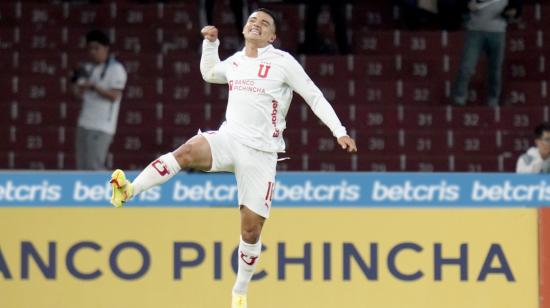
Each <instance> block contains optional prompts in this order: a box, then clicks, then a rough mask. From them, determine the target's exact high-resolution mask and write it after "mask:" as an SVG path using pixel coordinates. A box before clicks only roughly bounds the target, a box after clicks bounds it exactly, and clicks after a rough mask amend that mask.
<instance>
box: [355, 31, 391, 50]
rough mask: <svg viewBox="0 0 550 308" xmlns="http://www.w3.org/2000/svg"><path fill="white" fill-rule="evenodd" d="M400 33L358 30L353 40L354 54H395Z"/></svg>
mask: <svg viewBox="0 0 550 308" xmlns="http://www.w3.org/2000/svg"><path fill="white" fill-rule="evenodd" d="M397 33H398V31H370V30H357V31H354V32H353V38H352V40H351V45H352V51H353V53H354V54H395V53H396V52H397V50H398V47H397V46H396V45H395V42H396V40H397V35H398V34H397Z"/></svg>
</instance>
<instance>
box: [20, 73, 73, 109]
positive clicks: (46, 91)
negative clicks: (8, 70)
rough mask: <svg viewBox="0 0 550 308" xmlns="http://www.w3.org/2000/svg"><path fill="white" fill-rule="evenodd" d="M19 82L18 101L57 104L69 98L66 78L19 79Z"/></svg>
mask: <svg viewBox="0 0 550 308" xmlns="http://www.w3.org/2000/svg"><path fill="white" fill-rule="evenodd" d="M17 80H18V82H17V85H18V91H17V96H16V97H17V99H18V100H31V101H39V100H40V101H42V102H44V104H56V103H59V102H61V101H63V100H64V99H66V98H67V96H68V93H67V92H66V83H67V80H66V78H37V77H27V76H25V77H19V78H18V79H17Z"/></svg>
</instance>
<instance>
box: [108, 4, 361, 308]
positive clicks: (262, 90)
mask: <svg viewBox="0 0 550 308" xmlns="http://www.w3.org/2000/svg"><path fill="white" fill-rule="evenodd" d="M276 29H277V22H276V19H275V15H274V14H273V13H272V12H271V11H269V10H267V9H258V10H256V11H254V12H253V13H252V14H251V15H250V16H249V17H248V20H247V22H246V24H245V26H244V28H243V35H244V39H245V47H244V49H243V50H241V51H238V52H236V53H235V54H234V55H232V56H231V57H229V58H227V59H226V60H225V61H220V58H219V56H218V46H219V45H220V41H219V40H218V30H217V29H216V27H214V26H206V27H204V28H203V29H202V30H201V33H202V35H203V36H204V41H203V45H202V57H201V62H200V70H201V74H202V77H203V78H204V80H205V81H207V82H210V83H220V84H228V86H229V97H228V102H227V110H226V121H225V122H224V123H223V124H222V125H221V127H220V128H219V129H218V130H217V131H213V132H204V133H202V132H199V134H198V135H196V136H194V137H193V138H191V139H189V140H188V141H187V142H186V143H185V144H183V145H181V146H180V147H179V148H178V149H176V150H175V151H174V152H171V153H167V154H164V155H162V156H160V157H159V158H158V159H156V160H154V161H153V162H151V163H150V164H149V165H148V166H147V167H146V168H145V169H144V170H143V171H142V172H141V173H140V174H139V175H138V177H137V178H135V180H134V181H133V182H130V181H128V180H127V179H126V177H125V175H124V172H123V171H122V170H115V171H114V172H113V174H112V177H111V184H112V186H113V195H112V198H111V203H112V204H113V205H114V206H115V207H121V206H122V205H123V203H124V202H125V201H127V200H129V199H131V198H132V197H133V196H135V195H137V194H139V193H141V192H143V191H145V190H147V189H149V188H151V187H153V186H156V185H160V184H163V183H165V182H166V181H168V180H169V179H170V178H172V177H173V176H174V175H176V174H177V173H178V172H179V171H180V170H182V169H198V170H203V171H207V172H233V173H235V177H236V180H237V187H238V202H239V208H240V212H241V239H240V244H239V263H238V264H239V266H238V273H237V279H236V282H235V285H234V287H233V298H232V307H233V308H245V307H247V304H246V301H247V298H246V294H247V290H248V284H249V282H250V280H251V278H252V275H253V274H254V269H255V267H256V265H257V264H258V258H259V256H260V252H261V245H262V244H261V241H260V233H261V231H262V227H263V224H264V222H265V220H266V218H268V216H269V211H270V209H271V196H272V194H273V190H274V187H275V186H274V185H275V167H276V164H277V153H278V152H283V151H284V149H285V144H284V140H283V131H284V129H285V128H286V122H285V117H286V114H287V112H288V108H289V106H290V102H291V100H292V93H293V91H296V92H297V93H298V94H300V95H301V96H302V97H303V98H304V100H305V101H306V103H307V104H308V105H309V106H310V107H311V109H312V110H313V112H314V113H315V115H316V116H317V117H319V119H321V121H323V123H324V124H325V125H326V126H328V127H329V128H330V130H331V131H332V134H333V135H334V137H335V138H337V142H338V144H339V145H340V146H341V147H342V149H344V150H346V151H348V152H356V151H357V147H356V145H355V141H354V140H353V139H352V138H350V137H349V136H348V135H347V133H346V128H345V127H344V126H342V124H341V123H340V120H339V119H338V117H337V116H336V113H335V112H334V109H333V108H332V106H331V105H330V104H329V103H328V101H327V100H326V99H325V98H324V97H323V94H322V93H321V91H320V90H319V88H318V87H317V86H316V85H315V84H314V83H313V82H312V81H311V79H310V78H309V77H308V75H307V74H306V73H305V72H304V70H303V68H302V67H301V66H300V64H299V63H298V62H297V61H296V60H295V59H294V58H293V57H292V56H291V55H290V54H288V53H287V52H284V51H281V50H278V49H276V48H274V47H273V46H272V45H271V43H273V41H274V40H275V37H276V36H275V32H276Z"/></svg>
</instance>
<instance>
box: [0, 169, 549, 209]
mask: <svg viewBox="0 0 550 308" xmlns="http://www.w3.org/2000/svg"><path fill="white" fill-rule="evenodd" d="M136 175H137V174H136V173H129V174H128V177H129V178H130V179H133V178H134V177H135V176H136ZM109 177H110V174H109V173H106V172H66V173H58V172H0V206H8V207H11V206H23V207H24V206H40V207H45V206H70V207H74V206H77V207H78V206H100V207H102V206H104V207H108V206H110V205H109V203H108V200H109V198H110V194H111V191H110V186H109V184H108V180H109ZM266 187H267V186H266ZM273 199H274V205H275V206H279V207H284V206H289V207H293V206H299V207H308V206H313V207H497V206H498V207H542V206H548V205H550V180H549V179H547V178H546V177H545V176H541V175H518V174H512V173H510V174H506V173H498V174H497V173H495V174H482V173H479V174H476V173H464V174H460V173H433V174H426V173H323V172H319V173H304V172H296V173H293V172H283V173H279V174H278V177H277V183H276V185H275V189H274V192H273ZM236 204H237V186H236V183H235V179H234V176H233V175H232V174H204V173H192V174H186V173H181V174H179V175H178V176H176V177H175V178H173V179H172V180H171V181H169V182H168V183H166V184H164V185H163V186H159V187H155V188H152V189H150V190H148V191H146V192H144V193H142V194H140V195H139V196H137V197H136V198H135V199H134V200H133V201H132V203H131V205H132V206H157V207H158V206H174V207H232V206H235V205H236Z"/></svg>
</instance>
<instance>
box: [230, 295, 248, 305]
mask: <svg viewBox="0 0 550 308" xmlns="http://www.w3.org/2000/svg"><path fill="white" fill-rule="evenodd" d="M246 307H247V306H246V295H242V294H237V293H233V300H232V301H231V308H246Z"/></svg>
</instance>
